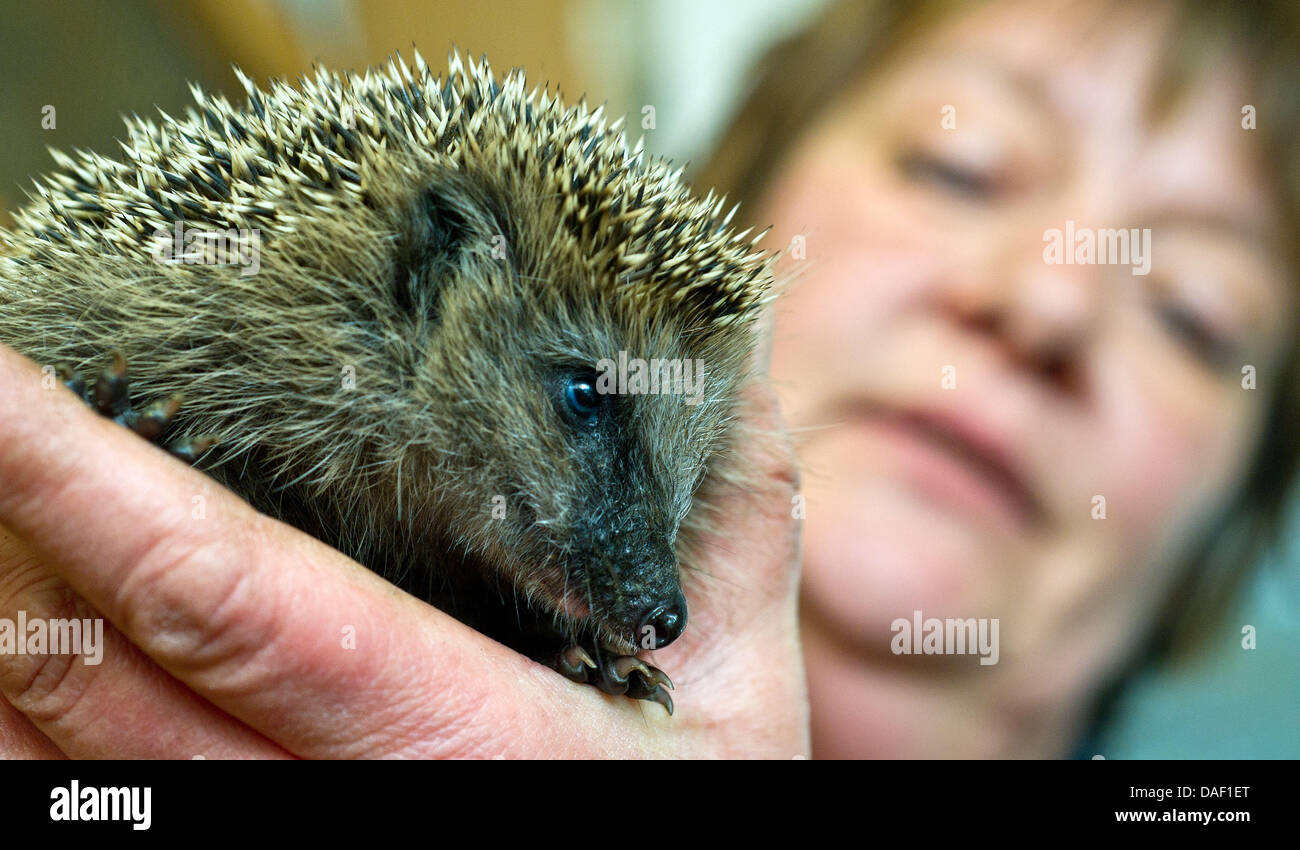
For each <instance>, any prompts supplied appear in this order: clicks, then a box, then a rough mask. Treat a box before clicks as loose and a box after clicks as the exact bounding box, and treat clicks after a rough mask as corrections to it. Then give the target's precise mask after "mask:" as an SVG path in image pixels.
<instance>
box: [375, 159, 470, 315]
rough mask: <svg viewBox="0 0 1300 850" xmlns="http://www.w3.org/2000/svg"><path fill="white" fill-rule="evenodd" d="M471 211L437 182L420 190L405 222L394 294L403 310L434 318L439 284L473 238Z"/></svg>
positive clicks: (457, 263)
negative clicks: (436, 184)
mask: <svg viewBox="0 0 1300 850" xmlns="http://www.w3.org/2000/svg"><path fill="white" fill-rule="evenodd" d="M471 216H472V211H471V210H470V209H467V207H466V204H465V201H464V199H463V198H461V199H458V198H457V197H456V196H455V195H454V194H453V193H451V192H448V191H447V186H445V185H439V186H434V187H431V188H429V189H426V190H425V191H424V192H422V193H420V195H418V196H417V197H416V198H415V199H414V202H413V203H412V205H411V208H410V211H409V213H408V215H407V220H406V222H405V224H404V227H403V229H404V231H405V232H404V233H403V234H402V236H403V238H402V241H401V250H400V253H399V255H398V257H397V268H396V280H395V281H394V282H393V283H394V287H393V290H394V295H395V296H396V298H397V303H398V304H399V305H400V306H401V308H402V309H403V310H406V311H408V312H410V313H419V314H421V315H422V316H425V317H427V318H435V317H436V314H437V305H438V299H439V290H440V288H441V287H440V284H441V283H442V282H443V281H444V280H446V278H447V277H448V275H449V273H451V272H452V271H453V270H454V269H455V268H456V267H457V266H458V265H459V263H460V261H461V259H462V254H463V252H464V250H465V247H466V246H467V245H469V244H470V240H471V239H472V238H473V230H474V228H473V224H472V223H471V222H472V218H471Z"/></svg>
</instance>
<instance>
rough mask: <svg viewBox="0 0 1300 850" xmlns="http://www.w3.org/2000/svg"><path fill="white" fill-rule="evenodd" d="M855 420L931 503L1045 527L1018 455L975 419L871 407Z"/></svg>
mask: <svg viewBox="0 0 1300 850" xmlns="http://www.w3.org/2000/svg"><path fill="white" fill-rule="evenodd" d="M852 421H853V422H855V423H857V424H859V425H861V426H863V427H864V428H865V429H866V431H867V432H868V433H869V434H871V435H872V437H874V438H876V439H880V440H881V441H883V442H884V443H885V444H886V447H887V450H888V452H889V457H890V461H891V463H892V464H895V465H896V466H895V468H896V469H898V470H899V471H901V472H902V474H903V475H904V476H905V477H906V478H907V479H908V483H909V484H911V485H912V486H913V487H914V488H915V489H916V490H918V491H920V492H921V493H922V494H923V495H924V496H925V497H926V498H927V499H931V500H933V501H936V502H938V503H940V504H943V505H946V506H948V507H949V508H953V509H956V510H958V511H960V512H962V513H965V514H968V515H969V514H973V515H975V516H978V517H982V518H984V519H986V520H988V521H991V522H995V523H997V524H998V525H1000V526H1003V527H1005V528H1008V529H1011V530H1021V531H1023V530H1027V529H1029V528H1032V527H1033V526H1035V525H1038V524H1039V523H1041V522H1042V520H1043V510H1042V506H1041V504H1040V503H1039V502H1038V500H1037V499H1036V498H1035V497H1034V494H1033V492H1032V490H1030V488H1029V486H1028V485H1027V483H1026V482H1025V479H1024V477H1023V476H1022V475H1020V474H1019V472H1018V471H1017V470H1016V469H1015V466H1014V464H1013V462H1012V458H1013V457H1014V455H1013V453H1012V452H1011V451H1010V449H1009V448H1007V447H1005V446H1004V445H1003V444H1000V443H999V442H997V441H996V440H995V439H993V438H991V437H989V436H988V434H989V431H988V430H987V429H984V428H981V426H980V425H979V424H978V423H977V422H976V421H974V420H973V419H972V418H971V417H969V416H962V415H951V414H944V413H933V412H921V411H914V410H899V409H892V408H886V407H879V406H874V405H872V406H870V407H866V408H862V407H859V408H857V409H855V410H854V411H853V416H852Z"/></svg>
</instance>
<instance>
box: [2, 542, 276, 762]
mask: <svg viewBox="0 0 1300 850" xmlns="http://www.w3.org/2000/svg"><path fill="white" fill-rule="evenodd" d="M0 618H4V619H5V620H7V621H8V623H9V624H18V623H23V624H24V625H25V626H27V628H24V629H23V634H22V636H21V637H20V638H19V639H20V640H21V641H22V643H23V647H24V651H23V652H16V651H14V652H8V653H4V654H0V693H3V696H4V701H5V704H6V705H11V706H12V710H14V711H17V712H21V714H22V715H23V716H24V718H25V719H26V721H27V723H26V726H27V727H28V728H34V729H38V730H39V733H38V734H41V736H42V738H43V739H45V740H46V741H47V742H49V743H50V746H51V747H55V748H56V749H57V750H58V751H61V752H62V753H65V754H67V755H69V756H71V757H73V758H132V759H136V758H193V757H195V756H203V757H204V758H284V757H287V756H288V753H286V752H285V751H284V749H283V748H281V747H279V746H277V745H275V744H273V743H272V742H270V741H268V740H266V738H264V737H262V736H261V735H259V734H257V733H256V732H254V731H253V730H251V729H249V728H248V727H247V726H246V725H244V724H243V723H241V722H240V721H238V720H236V719H235V718H233V717H231V716H230V715H228V714H225V713H224V712H222V711H220V710H218V709H217V708H216V707H215V706H213V705H212V704H211V703H209V702H207V701H206V700H203V699H201V698H200V697H198V696H197V695H196V694H195V693H194V692H193V691H191V690H190V689H188V688H186V687H185V686H184V685H182V684H181V683H179V682H177V681H176V680H175V679H173V678H172V677H171V676H169V675H168V674H167V673H166V672H164V671H163V670H162V669H160V668H159V667H158V666H157V665H156V664H154V663H153V662H151V661H150V660H149V659H148V658H146V657H145V656H144V654H143V653H141V652H140V650H139V649H137V648H136V647H135V646H132V645H131V643H130V642H128V641H127V640H126V639H125V638H124V637H123V636H122V634H121V633H120V632H118V631H117V630H116V629H115V628H113V627H112V626H111V625H108V624H105V623H104V622H103V619H102V617H100V615H99V613H98V612H96V611H94V610H93V609H91V607H90V606H89V605H88V604H86V602H85V601H84V600H82V599H81V598H80V597H78V596H77V595H76V594H75V593H74V592H73V591H72V589H71V588H69V587H68V586H67V584H66V583H65V582H63V580H62V579H60V578H58V577H57V576H55V575H54V574H53V573H51V572H50V571H49V570H47V569H45V568H44V567H43V566H41V564H40V563H39V561H38V560H37V559H36V557H35V556H34V554H33V553H32V552H31V550H30V549H28V548H27V547H26V546H25V545H24V544H23V543H22V542H21V541H19V540H18V539H17V538H15V537H13V535H11V534H9V533H8V532H7V531H6V530H5V529H3V528H0ZM96 623H98V625H95V624H96ZM73 624H75V629H74V625H73ZM37 626H38V627H39V629H36V628H32V627H37ZM56 634H59V635H61V638H60V645H59V646H57V647H56V646H54V645H53V640H54V637H53V636H54V635H56ZM38 636H39V639H40V644H39V645H37V644H36V643H35V642H34V640H35V638H37V637H38ZM29 637H30V638H32V641H30V643H31V646H30V648H29V647H28V644H29ZM65 643H66V644H70V645H64V644H65ZM16 648H17V646H16V645H15V649H16ZM38 650H39V651H38Z"/></svg>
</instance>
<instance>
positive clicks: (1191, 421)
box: [1099, 361, 1246, 554]
mask: <svg viewBox="0 0 1300 850" xmlns="http://www.w3.org/2000/svg"><path fill="white" fill-rule="evenodd" d="M1131 362H1135V361H1130V363H1131ZM1136 362H1141V361H1136ZM1116 367H1118V364H1116ZM1126 374H1129V375H1131V376H1132V377H1131V378H1130V379H1128V380H1122V379H1121V380H1115V381H1112V382H1111V385H1112V388H1111V390H1110V391H1109V392H1108V394H1107V395H1106V397H1105V398H1104V400H1103V404H1102V407H1101V416H1102V417H1103V419H1102V422H1101V424H1100V429H1099V432H1100V434H1103V435H1108V436H1107V437H1106V438H1105V439H1104V444H1105V446H1107V447H1108V449H1109V450H1108V451H1107V452H1106V453H1105V455H1104V456H1105V457H1107V458H1108V460H1107V461H1106V468H1107V469H1108V470H1109V473H1110V474H1109V480H1110V481H1111V482H1113V483H1111V484H1110V485H1109V486H1108V488H1107V489H1109V490H1110V491H1111V492H1110V494H1109V496H1108V498H1107V507H1108V511H1107V518H1108V519H1110V520H1113V521H1114V524H1115V525H1116V527H1117V530H1118V531H1121V532H1122V533H1123V534H1124V535H1125V536H1127V537H1128V538H1129V539H1130V540H1131V541H1132V544H1133V547H1134V554H1137V553H1138V552H1143V551H1147V550H1149V549H1151V548H1154V547H1158V546H1160V545H1162V544H1166V543H1167V542H1168V539H1170V538H1174V537H1176V536H1178V535H1179V534H1188V533H1195V531H1196V529H1195V528H1194V526H1195V524H1196V523H1197V522H1200V521H1202V520H1203V519H1205V518H1206V514H1207V512H1208V511H1209V510H1212V509H1213V508H1214V507H1215V506H1214V505H1213V504H1211V500H1212V499H1213V498H1214V494H1215V493H1216V492H1218V491H1219V490H1221V488H1222V487H1223V484H1224V482H1225V481H1227V480H1229V478H1230V477H1231V476H1233V475H1235V474H1236V473H1237V469H1236V467H1237V466H1238V465H1239V464H1240V463H1241V460H1242V458H1244V457H1245V454H1246V448H1245V447H1243V446H1242V445H1241V443H1242V441H1243V440H1244V439H1245V436H1244V431H1245V429H1244V427H1243V417H1244V412H1245V404H1244V402H1243V401H1242V400H1240V399H1237V398H1236V397H1234V396H1233V395H1232V393H1231V392H1230V391H1228V392H1225V391H1224V390H1223V389H1222V387H1221V386H1217V385H1215V384H1214V383H1213V382H1207V381H1206V380H1205V379H1204V378H1203V376H1197V375H1194V374H1192V373H1190V372H1189V371H1188V369H1187V368H1186V367H1185V366H1184V368H1182V369H1178V368H1166V369H1156V368H1151V369H1150V370H1149V371H1148V373H1147V374H1145V375H1143V374H1142V373H1141V372H1139V371H1138V370H1136V369H1134V368H1132V367H1129V368H1128V370H1127V373H1126ZM1140 378H1144V380H1142V379H1140ZM1209 411H1213V413H1212V414H1210V413H1208V412H1209ZM1103 495H1105V494H1103Z"/></svg>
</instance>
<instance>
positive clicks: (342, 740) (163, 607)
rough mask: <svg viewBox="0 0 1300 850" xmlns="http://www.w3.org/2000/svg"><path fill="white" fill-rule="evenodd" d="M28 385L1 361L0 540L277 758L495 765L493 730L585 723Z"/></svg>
mask: <svg viewBox="0 0 1300 850" xmlns="http://www.w3.org/2000/svg"><path fill="white" fill-rule="evenodd" d="M40 378H41V375H40V372H39V371H38V369H37V368H36V366H35V365H34V364H32V363H30V362H29V361H27V360H25V359H24V358H22V357H20V356H18V355H16V354H15V353H14V352H13V351H12V350H10V349H8V348H6V347H4V346H0V524H3V525H5V526H7V527H8V528H10V529H11V530H12V531H13V532H14V533H15V534H17V535H18V536H20V537H21V538H22V539H23V540H24V541H26V542H27V543H28V544H29V545H30V546H31V548H32V550H33V552H35V553H36V554H37V556H38V557H39V558H40V559H41V561H42V562H43V563H45V564H46V565H48V566H49V567H50V569H52V570H54V571H55V572H56V573H57V574H58V575H60V576H61V577H62V578H63V579H64V580H66V581H67V583H68V585H69V586H70V587H71V588H73V590H75V591H76V592H77V593H78V594H79V595H80V596H82V597H83V598H84V599H86V600H87V601H88V602H89V603H90V604H91V605H92V606H93V607H94V608H96V609H97V610H99V611H100V612H102V613H103V615H104V616H105V617H106V618H107V619H108V620H109V621H110V622H112V623H113V624H114V625H115V626H116V627H117V628H118V629H119V630H121V632H122V633H123V634H124V635H125V636H126V637H127V638H128V639H129V640H130V641H131V642H132V643H134V644H136V645H137V646H138V647H140V648H141V649H142V650H143V651H144V652H145V653H146V654H147V655H148V656H149V657H150V658H152V659H153V660H154V661H155V662H157V663H158V664H159V665H160V666H162V667H163V668H164V669H165V670H167V671H168V672H170V673H171V674H172V675H173V676H175V677H176V678H178V679H179V680H181V681H182V682H184V683H185V684H186V685H188V686H189V687H191V688H193V689H194V690H196V691H197V692H198V693H199V694H200V695H201V696H203V697H205V698H207V699H209V700H210V701H212V702H213V703H214V704H216V705H217V706H218V707H220V708H222V709H223V710H225V711H226V712H228V713H230V714H231V715H233V716H235V717H237V718H239V719H241V720H243V721H244V722H245V723H247V724H248V725H249V726H251V727H253V728H254V729H256V730H258V731H260V732H262V733H263V734H265V735H266V736H267V737H269V738H271V739H272V740H274V741H276V742H277V743H279V744H281V745H282V746H284V747H285V748H286V749H288V750H289V751H291V752H293V753H295V754H298V755H304V756H327V757H330V756H333V757H338V756H357V755H384V754H389V753H393V752H399V751H400V752H403V753H407V754H416V755H447V754H465V753H473V752H498V751H500V750H501V749H502V742H501V736H502V734H503V730H519V729H523V728H531V729H533V730H534V731H535V733H536V734H537V735H538V736H539V737H540V738H541V739H543V740H545V739H553V737H554V735H555V728H556V724H555V722H554V718H555V717H557V716H560V715H571V714H572V713H573V708H574V705H575V704H584V705H587V706H588V707H590V702H589V701H590V699H591V697H590V695H587V694H579V693H578V692H577V691H578V690H579V689H573V688H559V687H557V686H556V685H557V682H556V677H555V675H554V674H553V673H552V672H550V671H549V670H547V669H546V668H544V667H542V666H540V665H538V664H534V663H533V662H531V661H528V660H527V659H524V658H523V657H522V656H519V655H517V654H515V653H513V652H511V651H510V650H507V649H506V648H504V647H502V646H501V645H499V644H497V643H495V642H493V641H491V640H489V639H488V638H486V637H483V636H482V635H479V634H477V633H476V632H474V631H472V630H471V629H469V628H467V627H465V626H462V625H461V624H459V623H457V622H456V621H454V620H452V619H451V618H450V617H448V616H446V615H444V614H442V613H441V612H438V611H437V610H435V609H433V608H430V607H429V606H427V605H425V604H423V603H421V602H419V601H417V600H415V599H413V598H412V597H409V596H406V595H404V594H401V593H399V592H398V591H396V590H395V589H394V588H393V587H392V586H391V585H389V584H388V583H386V582H384V581H383V580H382V579H380V578H379V577H378V576H376V575H374V574H373V573H371V572H369V571H367V570H365V569H364V568H362V567H360V566H359V565H357V564H356V563H355V562H353V561H351V560H350V559H348V558H346V557H344V556H343V555H341V554H339V553H338V552H335V551H334V550H332V549H330V548H329V547H327V546H325V545H324V544H322V543H320V542H319V541H316V540H314V539H312V538H310V537H308V536H307V535H305V534H302V533H301V532H298V531H297V530H295V529H292V528H290V527H288V526H286V525H283V524H281V523H278V522H274V521H272V520H270V519H269V518H267V517H265V516H263V515H261V514H258V513H257V512H256V511H254V510H252V509H251V508H250V507H249V506H248V505H247V504H246V503H244V502H243V501H241V500H240V499H238V498H237V497H236V496H234V495H233V494H231V493H229V492H228V491H225V490H223V489H221V488H219V487H215V486H213V484H212V482H211V481H210V480H209V479H207V478H206V477H204V476H203V475H202V474H201V473H199V472H198V471H196V470H193V469H190V468H188V467H186V466H185V465H183V464H180V463H178V462H176V461H174V460H173V459H171V458H169V457H167V456H166V455H165V454H164V453H163V452H159V451H158V450H157V449H156V448H154V447H153V446H150V445H148V444H146V443H145V442H144V441H142V440H140V439H138V438H137V437H135V436H134V435H132V434H130V433H128V432H127V431H126V430H125V429H122V428H120V427H117V426H115V425H113V424H112V423H110V422H108V421H107V420H103V419H100V418H98V417H96V416H94V415H93V414H92V413H90V412H89V411H88V410H87V409H86V408H85V407H84V406H83V405H81V404H80V403H79V402H78V401H77V400H75V399H74V398H73V396H72V394H71V393H62V392H46V391H43V390H42V389H41V381H40ZM87 458H92V459H94V462H88V461H87ZM196 495H202V496H203V497H204V498H206V500H207V501H206V512H205V513H204V515H203V518H201V519H196V518H195V516H194V514H193V513H192V504H193V503H192V500H193V498H194V497H195V496H196ZM559 684H566V683H564V682H562V681H560V683H559ZM634 714H635V713H634ZM625 716H626V715H625Z"/></svg>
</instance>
